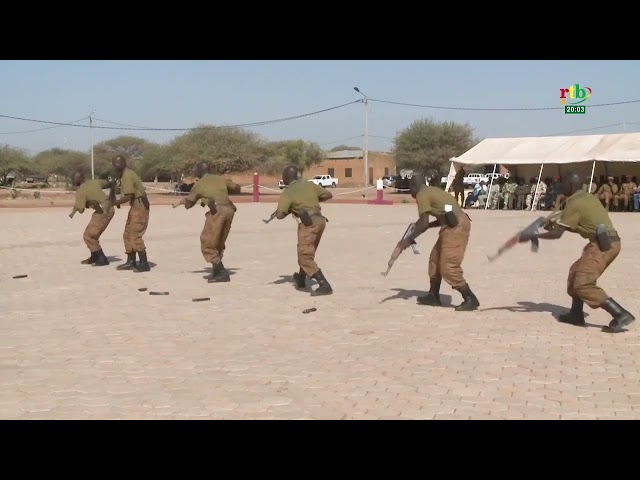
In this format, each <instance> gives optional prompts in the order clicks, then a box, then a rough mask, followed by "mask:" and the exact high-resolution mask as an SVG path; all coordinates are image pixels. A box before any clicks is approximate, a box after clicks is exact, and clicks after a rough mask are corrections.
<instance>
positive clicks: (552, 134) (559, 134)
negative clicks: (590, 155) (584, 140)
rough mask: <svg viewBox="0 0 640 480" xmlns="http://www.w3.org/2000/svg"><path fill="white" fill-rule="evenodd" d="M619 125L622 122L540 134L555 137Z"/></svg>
mask: <svg viewBox="0 0 640 480" xmlns="http://www.w3.org/2000/svg"><path fill="white" fill-rule="evenodd" d="M620 125H624V124H623V123H613V124H611V125H602V126H600V127H593V128H584V129H582V130H572V131H571V132H563V133H551V134H549V135H542V136H543V137H555V136H563V135H571V134H572V133H581V132H591V131H593V130H600V129H602V128H611V127H619V126H620ZM627 125H629V122H627ZM631 125H633V124H631Z"/></svg>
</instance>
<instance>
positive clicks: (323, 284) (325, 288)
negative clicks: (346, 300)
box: [311, 270, 333, 297]
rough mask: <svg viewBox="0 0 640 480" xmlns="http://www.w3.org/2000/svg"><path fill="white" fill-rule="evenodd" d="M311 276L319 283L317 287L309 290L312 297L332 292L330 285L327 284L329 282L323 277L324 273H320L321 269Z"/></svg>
mask: <svg viewBox="0 0 640 480" xmlns="http://www.w3.org/2000/svg"><path fill="white" fill-rule="evenodd" d="M311 278H313V279H314V280H315V281H316V282H318V285H319V286H318V288H316V289H315V290H314V291H313V292H311V296H312V297H319V296H321V295H331V294H332V293H333V289H332V288H331V285H329V282H327V279H326V278H324V273H322V270H318V271H317V272H316V274H315V275H314V276H313V277H311Z"/></svg>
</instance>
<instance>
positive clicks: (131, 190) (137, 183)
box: [120, 168, 144, 199]
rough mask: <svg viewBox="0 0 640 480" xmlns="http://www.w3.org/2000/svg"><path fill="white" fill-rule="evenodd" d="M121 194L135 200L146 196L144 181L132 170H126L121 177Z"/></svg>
mask: <svg viewBox="0 0 640 480" xmlns="http://www.w3.org/2000/svg"><path fill="white" fill-rule="evenodd" d="M120 193H121V194H122V195H133V197H134V198H136V199H137V198H140V197H142V195H144V187H143V186H142V180H140V177H139V176H138V174H137V173H136V172H134V171H133V170H131V169H130V168H125V169H124V171H123V172H122V176H121V177H120Z"/></svg>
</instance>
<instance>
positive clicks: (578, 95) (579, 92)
mask: <svg viewBox="0 0 640 480" xmlns="http://www.w3.org/2000/svg"><path fill="white" fill-rule="evenodd" d="M592 93H593V90H591V89H590V88H589V87H584V88H582V87H580V84H579V83H576V84H575V85H572V86H570V87H569V88H561V89H560V103H561V104H562V105H566V104H567V98H569V99H570V100H577V101H576V102H570V103H569V105H578V104H579V103H582V102H584V101H586V100H588V99H589V98H591V94H592Z"/></svg>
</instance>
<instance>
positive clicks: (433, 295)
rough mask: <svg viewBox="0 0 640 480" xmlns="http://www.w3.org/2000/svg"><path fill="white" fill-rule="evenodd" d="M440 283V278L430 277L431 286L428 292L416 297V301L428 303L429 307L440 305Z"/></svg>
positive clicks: (422, 303) (421, 303)
mask: <svg viewBox="0 0 640 480" xmlns="http://www.w3.org/2000/svg"><path fill="white" fill-rule="evenodd" d="M441 283H442V279H441V278H432V279H431V288H430V290H429V293H427V294H426V295H423V296H421V297H418V303H419V304H420V305H429V306H431V307H441V306H442V302H441V301H440V284H441Z"/></svg>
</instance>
